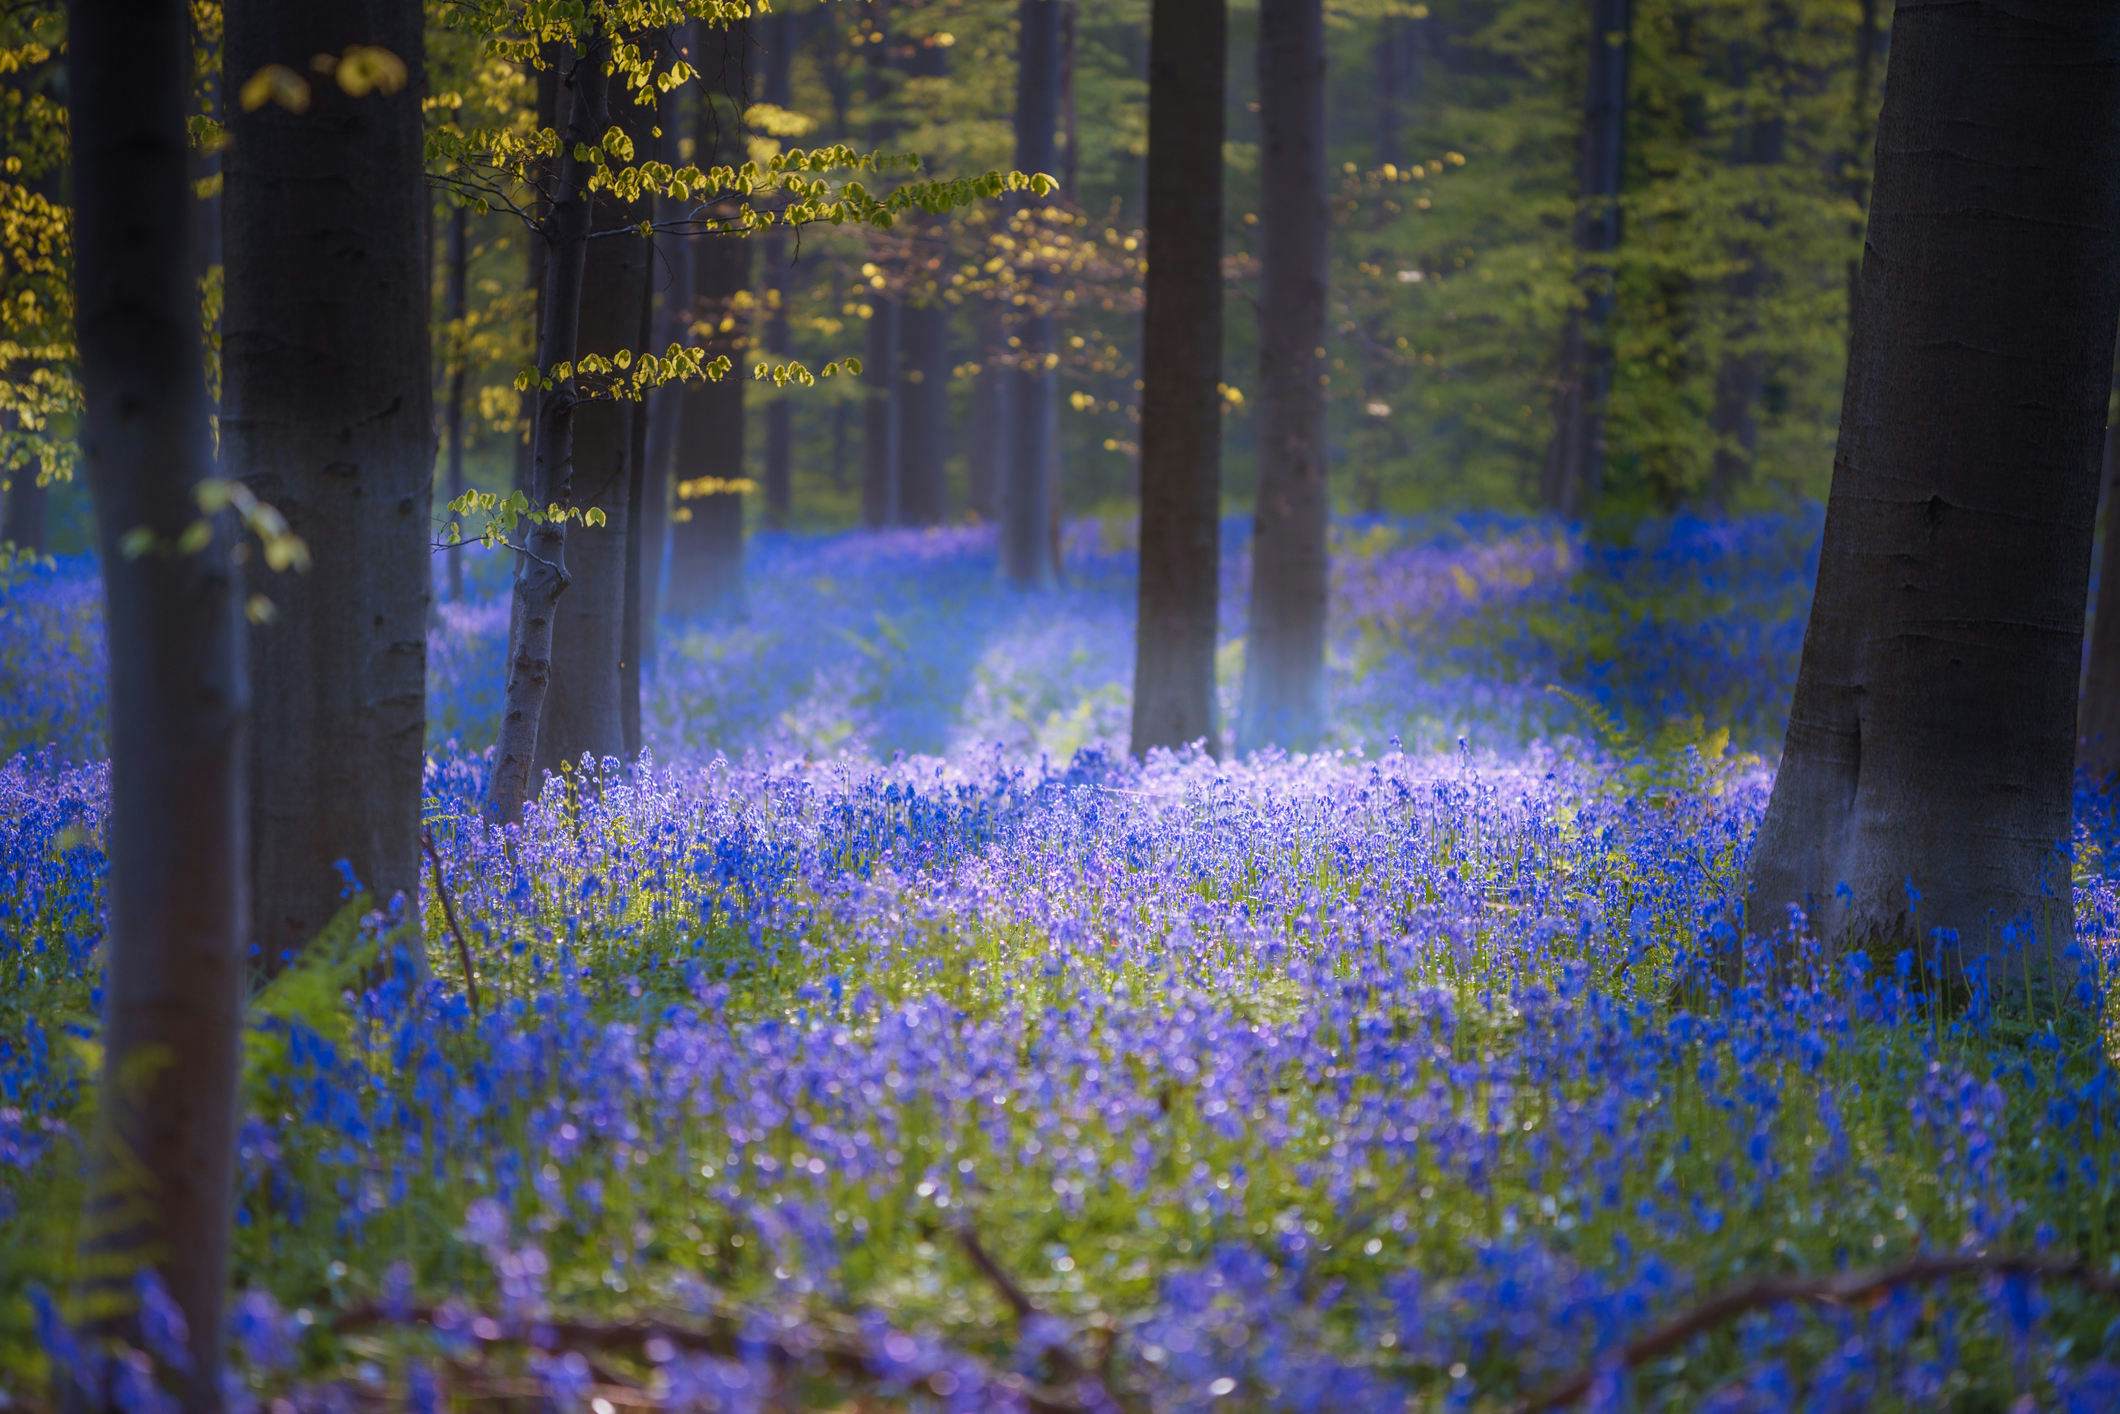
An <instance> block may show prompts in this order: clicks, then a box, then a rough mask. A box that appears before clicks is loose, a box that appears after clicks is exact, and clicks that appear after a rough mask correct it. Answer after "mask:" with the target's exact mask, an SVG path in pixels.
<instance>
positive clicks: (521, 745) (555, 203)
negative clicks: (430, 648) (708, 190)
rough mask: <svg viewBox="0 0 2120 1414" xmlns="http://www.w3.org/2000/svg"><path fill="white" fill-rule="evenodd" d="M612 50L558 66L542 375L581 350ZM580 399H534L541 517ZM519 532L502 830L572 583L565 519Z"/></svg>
mask: <svg viewBox="0 0 2120 1414" xmlns="http://www.w3.org/2000/svg"><path fill="white" fill-rule="evenodd" d="M609 50H610V37H609V36H607V35H604V34H601V33H598V34H595V35H592V37H591V38H590V39H589V41H588V43H587V45H586V47H585V48H584V49H583V50H582V52H580V53H579V54H573V55H564V56H561V57H560V60H559V62H560V63H561V64H563V65H564V66H565V70H564V72H565V78H564V87H565V88H566V90H567V115H568V116H567V127H566V133H565V141H563V142H562V143H561V144H560V155H559V158H558V160H556V161H555V162H554V163H553V169H554V170H553V181H552V186H553V199H552V206H551V209H550V211H549V212H548V214H547V215H546V217H545V219H544V220H543V222H542V223H541V225H542V226H543V231H544V237H545V251H546V258H545V278H544V282H543V285H542V291H543V293H542V295H541V297H540V299H539V305H540V307H541V316H540V317H541V319H542V327H541V328H540V329H539V331H538V340H537V363H538V367H539V368H541V369H545V368H551V367H553V366H554V365H555V364H558V363H561V362H563V361H565V360H568V359H571V358H573V357H574V351H575V349H577V348H578V347H580V342H581V341H580V337H579V335H580V330H581V314H582V276H583V267H584V265H585V263H586V259H587V255H588V247H589V217H590V209H589V208H590V201H589V193H588V190H587V187H586V182H587V179H588V171H587V165H586V164H585V163H583V162H581V161H579V160H577V159H576V157H575V155H574V153H575V151H576V149H577V148H587V147H591V146H593V145H595V144H596V143H598V142H600V141H601V140H602V135H603V133H604V132H605V131H606V130H607V129H608V128H609V127H610V125H611V101H610V74H609V72H608V70H607V68H606V58H607V55H608V53H609ZM576 399H577V392H576V389H575V386H574V383H573V381H572V380H571V379H570V380H567V381H564V382H555V383H554V385H553V386H552V387H550V388H546V389H543V390H542V391H541V392H540V393H539V395H538V401H537V422H538V425H537V439H536V456H535V458H534V459H533V460H534V466H533V469H532V476H531V480H532V482H533V485H532V488H531V493H530V503H531V505H532V506H533V507H536V508H538V509H540V510H542V509H543V508H545V507H547V506H553V505H561V506H564V505H567V504H569V503H570V502H571V500H572V498H573V475H574V409H575V404H576ZM518 533H519V534H521V535H522V537H523V540H524V544H523V547H522V550H521V551H520V552H519V553H518V554H517V556H516V568H515V589H514V593H513V602H512V603H511V605H510V607H509V615H508V645H509V647H508V655H509V662H508V687H507V697H506V699H505V701H504V703H503V705H502V712H501V729H500V739H499V741H498V743H497V744H496V745H495V747H494V751H493V774H492V776H491V778H490V779H489V780H488V782H487V785H486V811H487V813H488V814H489V815H490V816H492V817H493V818H494V819H495V820H498V821H499V822H501V823H502V824H512V823H514V822H515V820H516V819H517V818H519V817H520V816H521V815H522V813H523V803H524V802H525V801H526V800H528V799H529V797H530V790H531V780H532V778H531V775H530V770H531V766H532V765H533V763H534V761H535V759H536V754H537V738H538V724H539V722H540V720H541V719H542V718H543V716H544V711H545V694H546V690H547V689H548V688H549V687H550V685H551V682H552V632H553V623H554V616H555V611H556V609H557V607H558V604H559V601H560V598H561V596H562V595H564V594H565V593H566V590H567V583H568V576H567V564H566V557H567V523H566V521H565V520H563V519H560V518H558V517H552V518H550V519H547V520H545V521H542V522H539V523H535V524H526V525H525V526H524V527H522V528H521V529H520V531H519V532H518Z"/></svg>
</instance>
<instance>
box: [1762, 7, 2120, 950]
mask: <svg viewBox="0 0 2120 1414" xmlns="http://www.w3.org/2000/svg"><path fill="white" fill-rule="evenodd" d="M1976 112H1977V113H1978V114H1979V115H1980V116H1979V117H1978V119H1977V120H1976V119H1974V118H1972V117H1969V116H1968V115H1969V114H1974V113H1976ZM1877 157H1878V161H1877V172H1876V191H1875V194H1874V197H1873V200H1872V203H1871V209H1870V222H1869V233H1868V239H1867V242H1866V251H1867V254H1866V255H1865V258H1864V261H1863V274H1862V279H1863V287H1862V319H1861V321H1860V322H1859V324H1858V326H1857V329H1856V342H1855V350H1854V356H1853V358H1852V359H1851V360H1850V363H1849V368H1848V382H1847V389H1846V393H1845V395H1844V398H1843V402H1842V414H1841V424H1840V448H1839V452H1838V455H1837V456H1836V458H1835V460H1834V466H1833V489H1832V495H1831V498H1830V499H1829V501H1828V503H1827V509H1826V528H1825V545H1824V549H1823V551H1822V553H1821V557H1820V561H1819V572H1818V588H1817V593H1816V598H1815V600H1814V601H1813V605H1812V609H1811V618H1810V623H1809V627H1808V628H1807V630H1806V632H1805V636H1804V649H1803V659H1802V664H1801V667H1800V669H1799V672H1798V677H1797V685H1796V697H1795V702H1794V704H1793V706H1792V707H1791V710H1790V716H1789V732H1788V737H1787V740H1786V741H1785V742H1784V744H1783V747H1782V757H1781V769H1780V772H1779V774H1778V775H1777V776H1776V778H1775V782H1774V793H1773V797H1772V800H1771V802H1770V804H1769V805H1768V808H1767V815H1766V819H1765V821H1764V822H1763V823H1762V825H1761V826H1760V832H1759V838H1758V841H1757V843H1756V845H1755V847H1754V851H1753V860H1752V877H1751V881H1750V889H1749V898H1748V901H1747V915H1748V918H1749V921H1750V926H1751V927H1752V929H1753V930H1755V931H1767V930H1772V929H1777V928H1779V927H1780V926H1781V925H1782V923H1783V921H1784V910H1785V909H1786V908H1787V907H1788V906H1789V905H1792V904H1795V905H1802V906H1803V907H1805V908H1806V909H1808V910H1809V912H1810V919H1811V922H1812V924H1813V926H1814V927H1815V928H1816V929H1817V931H1818V933H1819V935H1820V936H1821V937H1823V938H1825V939H1827V940H1829V941H1836V942H1837V941H1840V940H1843V939H1846V938H1848V937H1850V936H1854V937H1858V938H1871V939H1879V940H1888V939H1893V938H1909V939H1910V940H1911V941H1912V942H1913V943H1914V944H1915V945H1917V946H1920V945H1922V944H1923V943H1924V941H1925V940H1926V939H1927V938H1928V937H1929V936H1930V933H1931V930H1933V929H1936V928H1948V929H1953V930H1955V931H1956V933H1957V938H1958V941H1957V944H1956V946H1955V948H1953V949H1951V950H1949V951H1948V952H1947V953H1946V954H1945V955H1944V956H1943V957H1942V958H1940V959H1939V962H1940V963H1941V964H1942V965H1943V966H1944V967H1945V970H1946V975H1947V976H1950V977H1953V978H1956V977H1958V976H1959V975H1961V970H1962V969H1969V968H1970V967H1971V966H1972V965H1973V964H1974V963H1975V961H1976V960H1980V959H1989V960H1997V961H1998V966H1997V967H1996V969H1994V971H1993V972H1991V974H1990V976H1991V981H1992V982H1993V983H1994V984H1995V985H1996V986H1997V987H1998V989H2000V988H2014V987H2015V985H2016V984H2017V982H2018V980H2019V978H2020V977H2022V976H2026V975H2027V974H2031V973H2036V972H2044V971H2045V969H2046V965H2047V964H2049V963H2051V962H2052V961H2053V959H2055V958H2057V957H2058V955H2059V952H2060V950H2061V948H2062V947H2064V946H2065V945H2066V944H2068V943H2069V942H2070V940H2071V935H2072V931H2073V929H2072V919H2071V917H2070V903H2069V888H2070V883H2069V831H2070V785H2071V767H2072V763H2073V760H2074V754H2075V725H2076V680H2077V673H2078V670H2079V667H2080V663H2081V659H2080V654H2081V648H2082V642H2083V609H2084V596H2085V581H2086V578H2087V573H2088V569H2089V564H2090V548H2091V528H2092V520H2093V517H2094V515H2095V513H2096V506H2097V494H2098V452H2099V441H2100V437H2101V434H2102V432H2103V428H2104V422H2105V406H2106V393H2107V389H2108V387H2109V386H2110V381H2111V377H2112V360H2113V346H2114V335H2115V326H2116V322H2120V8H2116V7H2114V6H2112V5H2110V4H2107V3H2105V0H2071V2H2070V3H2062V2H2061V0H2056V3H2052V4H2048V5H2043V6H2040V7H2038V13H2037V14H2036V15H2033V14H2031V13H2029V12H2026V13H2018V12H2016V11H2012V10H2010V9H2007V8H2005V7H2001V6H1990V5H1962V6H1916V5H1904V6H1901V7H1900V10H1899V16H1898V25H1897V27H1896V29H1895V30H1894V33H1893V37H1892V54H1891V58H1890V60H1889V62H1888V64H1887V66H1886V78H1885V97H1884V114H1883V117H1882V119H1881V121H1880V124H1879V131H1878V140H1877ZM1911 890H1918V891H1919V901H1918V904H1917V903H1915V902H1914V900H1913V895H1912V893H1911V892H1910V891H1911ZM2018 923H2029V924H2030V925H2031V926H2032V927H2033V928H2035V929H2036V935H2037V944H2036V946H2032V947H2028V948H2023V949H2021V950H2020V953H2019V955H2018V956H2013V957H2009V958H2007V959H2002V958H2001V957H2000V953H2001V943H2002V940H2003V939H2002V932H2001V930H2002V929H2004V928H2005V927H2007V926H2009V925H2012V924H2018ZM1884 945H1885V946H1887V947H1889V946H1891V945H1892V944H1891V942H1889V941H1886V942H1884Z"/></svg>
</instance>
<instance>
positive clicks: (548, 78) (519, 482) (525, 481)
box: [515, 65, 567, 494]
mask: <svg viewBox="0 0 2120 1414" xmlns="http://www.w3.org/2000/svg"><path fill="white" fill-rule="evenodd" d="M562 96H563V95H562V93H561V89H560V75H559V69H558V67H557V65H553V66H550V67H547V68H543V69H540V70H538V72H537V122H538V126H539V127H541V128H551V129H553V130H554V131H555V132H559V133H561V135H562V136H564V135H565V130H564V128H563V127H562V124H564V123H565V122H566V121H567V115H566V114H565V113H564V112H562V111H561V110H560V100H561V98H562ZM532 209H533V211H534V213H535V215H536V218H537V222H538V229H537V230H535V231H532V232H531V233H530V234H529V235H527V236H526V237H525V238H524V240H523V263H524V264H525V265H526V266H527V267H528V273H529V279H530V342H531V344H532V346H533V347H534V346H535V345H536V344H537V342H538V341H539V340H540V339H542V338H544V335H545V267H546V265H547V264H549V263H550V261H551V258H552V252H551V249H550V247H549V245H548V244H547V242H546V240H545V237H544V231H545V230H546V227H545V225H544V222H545V220H546V218H547V217H549V216H550V215H551V210H550V208H549V207H548V206H547V205H546V204H545V203H543V202H541V201H538V202H533V203H532ZM541 397H542V394H541V393H540V391H539V390H538V389H536V388H534V387H533V388H527V389H525V390H524V391H523V394H522V417H523V428H522V434H521V437H520V439H519V440H518V441H517V442H516V444H515V489H516V490H518V491H521V492H523V493H525V494H528V493H530V492H532V491H534V490H535V489H536V487H537V424H538V406H539V402H540V399H541Z"/></svg>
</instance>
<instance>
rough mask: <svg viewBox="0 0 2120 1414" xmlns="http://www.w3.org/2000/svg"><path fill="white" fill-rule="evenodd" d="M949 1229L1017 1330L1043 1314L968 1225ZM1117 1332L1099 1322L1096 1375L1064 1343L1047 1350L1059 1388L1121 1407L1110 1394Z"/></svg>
mask: <svg viewBox="0 0 2120 1414" xmlns="http://www.w3.org/2000/svg"><path fill="white" fill-rule="evenodd" d="M952 1230H953V1231H954V1233H955V1234H956V1237H957V1245H958V1246H959V1247H961V1248H963V1249H964V1255H965V1256H966V1257H967V1258H968V1259H970V1261H971V1264H972V1266H973V1267H974V1268H975V1269H976V1270H977V1271H978V1273H979V1275H981V1276H983V1277H985V1278H986V1279H987V1281H988V1282H989V1283H990V1284H991V1285H992V1286H993V1288H994V1290H995V1291H997V1292H999V1293H1000V1294H1001V1300H1002V1301H1003V1303H1005V1304H1006V1305H1007V1306H1008V1308H1009V1310H1010V1312H1011V1313H1013V1314H1014V1316H1015V1318H1016V1324H1017V1325H1018V1326H1019V1327H1020V1326H1022V1325H1023V1324H1024V1323H1025V1322H1026V1321H1031V1320H1035V1319H1037V1318H1039V1317H1041V1316H1043V1315H1044V1314H1045V1313H1044V1311H1043V1310H1042V1309H1040V1307H1039V1305H1038V1303H1037V1302H1036V1301H1034V1300H1032V1299H1031V1294H1030V1293H1029V1292H1027V1291H1025V1290H1024V1289H1023V1285H1022V1283H1020V1282H1018V1281H1017V1280H1016V1279H1015V1277H1014V1276H1012V1275H1010V1273H1009V1270H1008V1268H1006V1267H1004V1266H1002V1265H1001V1263H1000V1262H999V1261H998V1260H996V1258H995V1257H994V1254H993V1253H992V1252H989V1251H988V1250H987V1248H986V1244H985V1243H984V1242H981V1241H980V1240H979V1232H978V1230H977V1229H976V1228H974V1227H973V1226H972V1225H971V1224H970V1223H969V1222H960V1223H958V1224H957V1225H956V1227H955V1228H954V1229H952ZM1116 1332H1117V1328H1116V1326H1115V1325H1114V1324H1113V1323H1111V1322H1109V1321H1103V1322H1102V1324H1101V1327H1100V1331H1099V1334H1100V1335H1101V1336H1102V1337H1103V1348H1102V1350H1101V1351H1100V1352H1099V1358H1098V1360H1097V1372H1096V1373H1092V1372H1091V1371H1090V1370H1089V1369H1088V1368H1086V1367H1085V1366H1084V1365H1083V1363H1082V1361H1081V1360H1080V1359H1078V1358H1077V1357H1076V1354H1075V1351H1074V1349H1073V1348H1072V1347H1070V1346H1069V1345H1067V1344H1065V1343H1064V1342H1063V1343H1059V1344H1055V1345H1053V1346H1051V1347H1049V1348H1048V1349H1047V1351H1046V1355H1047V1358H1048V1359H1050V1360H1051V1361H1052V1366H1053V1377H1054V1378H1055V1379H1056V1380H1058V1381H1059V1382H1060V1383H1061V1385H1063V1386H1065V1387H1067V1388H1071V1389H1079V1388H1082V1387H1083V1386H1084V1385H1087V1386H1088V1387H1089V1388H1090V1389H1091V1390H1093V1391H1094V1392H1095V1393H1096V1394H1097V1396H1098V1402H1099V1404H1100V1406H1101V1407H1105V1408H1114V1409H1116V1408H1119V1407H1121V1406H1120V1403H1119V1400H1118V1399H1117V1398H1116V1397H1115V1396H1114V1395H1113V1393H1112V1386H1111V1367H1112V1356H1113V1353H1114V1351H1115V1349H1116V1347H1117V1345H1118V1340H1117V1333H1116Z"/></svg>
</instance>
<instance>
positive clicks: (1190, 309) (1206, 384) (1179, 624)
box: [1133, 0, 1229, 755]
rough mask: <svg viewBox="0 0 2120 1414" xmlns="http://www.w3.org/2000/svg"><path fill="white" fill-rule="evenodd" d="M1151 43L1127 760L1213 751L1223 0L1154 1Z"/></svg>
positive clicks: (1219, 475)
mask: <svg viewBox="0 0 2120 1414" xmlns="http://www.w3.org/2000/svg"><path fill="white" fill-rule="evenodd" d="M1148 46H1149V54H1148V280H1147V286H1146V289H1145V291H1144V293H1145V295H1146V299H1147V308H1146V311H1145V313H1144V316H1143V318H1142V325H1141V328H1142V335H1141V365H1142V367H1141V372H1142V387H1141V588H1140V608H1139V613H1138V615H1137V617H1136V620H1135V631H1134V639H1135V648H1134V708H1133V750H1134V753H1135V754H1136V755H1140V754H1143V753H1145V752H1147V751H1149V750H1151V749H1152V748H1155V747H1183V746H1186V745H1189V744H1190V743H1192V742H1196V741H1205V742H1206V744H1207V748H1208V750H1210V751H1214V750H1217V749H1218V748H1219V744H1220V741H1219V731H1218V729H1217V727H1216V724H1215V637H1216V628H1217V622H1216V621H1217V616H1218V611H1219V603H1218V598H1219V588H1220V586H1219V565H1220V559H1221V494H1222V420H1221V419H1222V396H1221V390H1220V386H1219V385H1220V383H1221V379H1222V134H1223V124H1224V121H1225V120H1224V116H1223V94H1224V86H1225V83H1226V76H1225V74H1224V69H1225V67H1226V65H1227V60H1228V52H1229V22H1228V15H1227V12H1226V10H1225V9H1224V5H1223V0H1151V7H1150V11H1149V40H1148Z"/></svg>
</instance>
